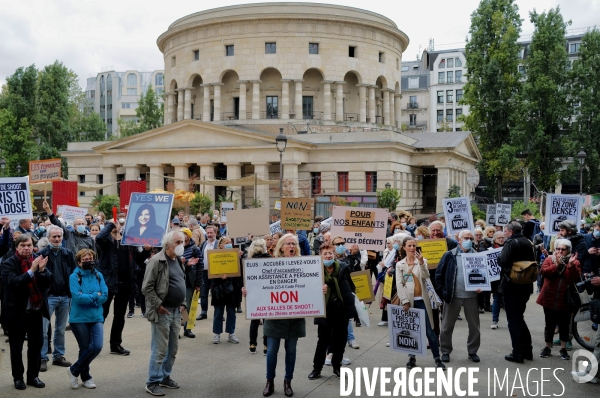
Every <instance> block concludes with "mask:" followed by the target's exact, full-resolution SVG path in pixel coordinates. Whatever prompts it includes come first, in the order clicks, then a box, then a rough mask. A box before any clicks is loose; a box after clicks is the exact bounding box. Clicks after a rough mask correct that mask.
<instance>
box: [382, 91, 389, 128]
mask: <svg viewBox="0 0 600 398" xmlns="http://www.w3.org/2000/svg"><path fill="white" fill-rule="evenodd" d="M381 91H382V92H383V120H382V123H381V124H385V125H389V124H390V92H389V90H381Z"/></svg>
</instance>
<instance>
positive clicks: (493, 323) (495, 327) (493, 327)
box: [491, 322, 498, 330]
mask: <svg viewBox="0 0 600 398" xmlns="http://www.w3.org/2000/svg"><path fill="white" fill-rule="evenodd" d="M491 328H492V329H494V330H496V329H498V322H492V326H491Z"/></svg>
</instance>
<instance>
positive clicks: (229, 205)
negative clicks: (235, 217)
mask: <svg viewBox="0 0 600 398" xmlns="http://www.w3.org/2000/svg"><path fill="white" fill-rule="evenodd" d="M229 210H235V203H233V202H221V222H222V223H225V222H227V212H228V211H229Z"/></svg>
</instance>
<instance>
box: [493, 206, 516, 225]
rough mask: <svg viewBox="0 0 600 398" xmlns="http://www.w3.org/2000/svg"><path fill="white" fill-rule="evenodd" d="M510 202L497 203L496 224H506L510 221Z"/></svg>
mask: <svg viewBox="0 0 600 398" xmlns="http://www.w3.org/2000/svg"><path fill="white" fill-rule="evenodd" d="M511 208H512V206H511V205H510V204H504V203H496V224H495V225H502V226H505V225H506V224H508V223H509V222H510V211H511Z"/></svg>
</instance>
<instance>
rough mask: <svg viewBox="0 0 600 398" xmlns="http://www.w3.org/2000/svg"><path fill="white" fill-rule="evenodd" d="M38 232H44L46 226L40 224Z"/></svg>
mask: <svg viewBox="0 0 600 398" xmlns="http://www.w3.org/2000/svg"><path fill="white" fill-rule="evenodd" d="M38 229H39V230H40V232H44V231H45V230H46V227H44V226H43V225H41V226H40V227H39V228H38Z"/></svg>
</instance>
